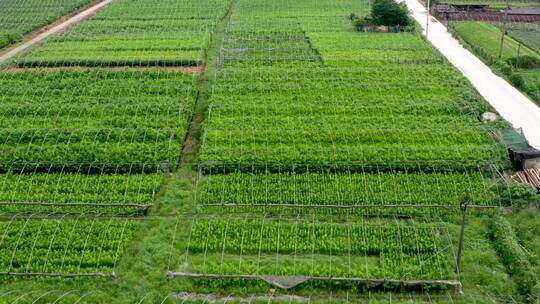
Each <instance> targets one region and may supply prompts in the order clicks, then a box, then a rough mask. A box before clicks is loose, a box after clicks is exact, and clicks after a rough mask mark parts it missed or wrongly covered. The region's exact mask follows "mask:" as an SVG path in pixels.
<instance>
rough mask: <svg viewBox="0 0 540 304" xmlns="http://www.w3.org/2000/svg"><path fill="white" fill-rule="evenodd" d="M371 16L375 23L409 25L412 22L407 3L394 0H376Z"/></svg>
mask: <svg viewBox="0 0 540 304" xmlns="http://www.w3.org/2000/svg"><path fill="white" fill-rule="evenodd" d="M371 18H372V21H373V24H375V25H385V26H408V25H411V23H412V22H411V19H410V18H409V10H408V9H407V6H406V5H405V3H397V2H395V1H394V0H375V1H374V2H373V6H372V7H371Z"/></svg>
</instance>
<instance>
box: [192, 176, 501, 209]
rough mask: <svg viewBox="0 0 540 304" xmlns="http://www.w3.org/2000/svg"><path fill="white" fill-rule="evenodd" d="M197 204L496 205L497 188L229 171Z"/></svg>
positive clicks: (431, 180) (467, 180)
mask: <svg viewBox="0 0 540 304" xmlns="http://www.w3.org/2000/svg"><path fill="white" fill-rule="evenodd" d="M198 187H199V189H198V202H199V204H247V205H258V204H270V205H276V206H279V205H280V204H291V205H323V206H324V205H341V206H349V205H359V206H361V205H385V204H386V205H392V204H397V205H422V204H425V205H448V206H458V205H459V204H460V203H462V202H464V201H465V200H467V201H468V202H469V203H474V204H481V205H500V204H503V202H501V201H499V197H498V194H499V193H501V192H502V191H504V190H505V188H506V187H505V185H497V184H495V183H493V182H490V181H489V179H488V178H487V177H485V176H483V175H482V174H480V173H476V172H471V173H449V172H441V173H379V174H332V173H331V172H326V173H324V172H320V173H301V174H296V173H283V174H279V173H266V174H265V173H259V174H246V173H231V174H213V175H205V176H203V177H202V178H201V180H200V181H199V186H198Z"/></svg>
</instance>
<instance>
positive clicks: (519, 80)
mask: <svg viewBox="0 0 540 304" xmlns="http://www.w3.org/2000/svg"><path fill="white" fill-rule="evenodd" d="M509 79H510V82H511V83H512V84H513V85H514V86H515V87H516V88H518V89H523V87H524V86H525V80H524V79H523V76H521V74H518V73H513V74H512V75H510V78H509Z"/></svg>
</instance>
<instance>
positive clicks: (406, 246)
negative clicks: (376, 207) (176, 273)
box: [175, 216, 454, 285]
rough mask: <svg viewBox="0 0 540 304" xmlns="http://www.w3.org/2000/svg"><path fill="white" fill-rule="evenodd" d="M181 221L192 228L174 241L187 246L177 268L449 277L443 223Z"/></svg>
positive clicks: (217, 271) (448, 249)
mask: <svg viewBox="0 0 540 304" xmlns="http://www.w3.org/2000/svg"><path fill="white" fill-rule="evenodd" d="M182 221H185V225H190V227H191V228H190V233H189V239H188V240H187V243H185V242H186V240H179V241H178V242H177V244H178V245H179V246H180V247H182V246H185V249H183V250H185V252H184V254H183V255H182V258H181V261H180V263H181V265H180V266H179V268H180V269H175V270H181V271H184V272H194V273H214V274H258V275H306V276H329V277H357V278H388V279H453V277H454V274H453V261H452V259H451V251H452V249H451V248H452V245H451V243H448V242H449V240H448V239H447V237H448V236H449V235H448V231H447V230H446V228H445V227H444V225H439V224H433V223H429V224H428V223H422V222H415V221H400V220H395V221H394V220H384V219H381V220H374V219H356V220H354V221H350V220H344V221H340V222H339V223H338V222H332V221H320V220H318V219H315V218H313V219H309V218H304V219H302V218H296V219H291V218H279V219H278V218H266V217H259V218H257V217H253V218H252V217H249V216H246V217H244V218H242V217H227V218H225V219H218V218H197V219H193V220H192V221H190V220H189V219H183V220H182ZM190 222H191V224H189V223H190ZM184 244H185V245H184ZM182 248H184V247H182ZM233 284H234V283H233ZM344 285H346V284H344Z"/></svg>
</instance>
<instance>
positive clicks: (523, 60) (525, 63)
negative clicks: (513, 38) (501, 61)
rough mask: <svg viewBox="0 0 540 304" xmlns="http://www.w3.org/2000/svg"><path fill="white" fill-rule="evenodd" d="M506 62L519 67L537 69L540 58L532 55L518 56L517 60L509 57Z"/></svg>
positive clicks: (539, 66)
mask: <svg viewBox="0 0 540 304" xmlns="http://www.w3.org/2000/svg"><path fill="white" fill-rule="evenodd" d="M508 64H510V65H511V66H515V67H518V68H521V69H537V68H540V59H539V58H537V57H532V56H526V55H525V56H520V57H519V61H518V60H517V58H515V57H514V58H509V59H508Z"/></svg>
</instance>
